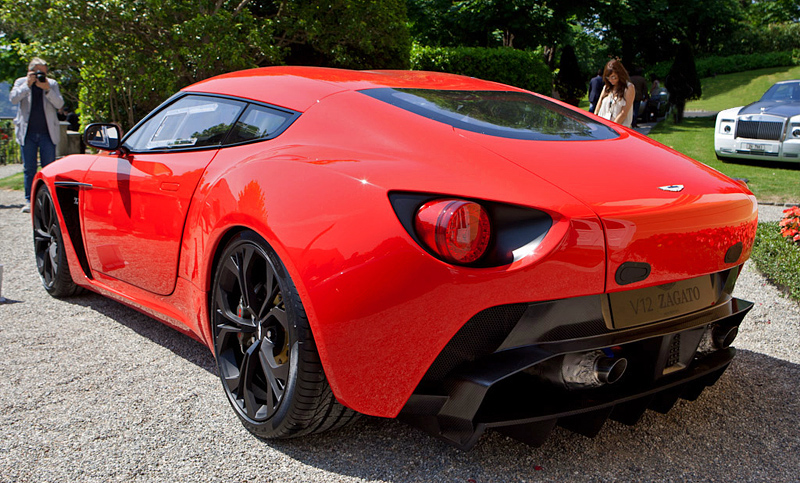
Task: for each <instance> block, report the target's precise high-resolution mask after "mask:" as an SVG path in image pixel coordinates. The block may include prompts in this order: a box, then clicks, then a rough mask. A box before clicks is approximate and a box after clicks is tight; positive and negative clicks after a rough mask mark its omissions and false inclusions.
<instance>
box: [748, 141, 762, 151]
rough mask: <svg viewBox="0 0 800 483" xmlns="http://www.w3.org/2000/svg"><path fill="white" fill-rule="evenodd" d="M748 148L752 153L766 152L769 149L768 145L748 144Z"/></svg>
mask: <svg viewBox="0 0 800 483" xmlns="http://www.w3.org/2000/svg"><path fill="white" fill-rule="evenodd" d="M746 146H747V149H749V150H750V151H764V150H766V149H767V145H766V144H750V143H747V144H746Z"/></svg>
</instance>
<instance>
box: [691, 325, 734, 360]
mask: <svg viewBox="0 0 800 483" xmlns="http://www.w3.org/2000/svg"><path fill="white" fill-rule="evenodd" d="M737 335H739V326H738V325H731V326H724V325H717V324H713V325H711V326H710V327H709V328H708V330H706V331H705V333H704V334H703V338H702V339H700V344H699V345H698V346H697V352H699V353H701V354H708V353H709V352H714V351H717V350H722V349H727V348H728V347H730V346H731V344H733V341H734V339H736V336H737Z"/></svg>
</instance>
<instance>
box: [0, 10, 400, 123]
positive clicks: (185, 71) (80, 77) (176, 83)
mask: <svg viewBox="0 0 800 483" xmlns="http://www.w3.org/2000/svg"><path fill="white" fill-rule="evenodd" d="M405 15H406V14H405V3H404V2H402V1H401V0H387V2H383V3H379V2H374V1H370V0H330V1H328V2H321V1H319V0H315V1H311V2H304V1H300V0H274V1H269V0H197V1H195V2H185V1H180V0H104V1H102V2H100V1H96V0H30V1H19V2H3V3H2V5H0V30H1V31H4V32H24V33H25V37H26V39H28V42H22V41H18V42H16V48H17V50H18V52H19V53H20V54H21V55H23V57H26V58H27V57H30V56H32V55H39V56H42V57H45V59H46V60H48V62H49V63H50V65H51V66H52V67H54V68H55V71H54V75H55V76H56V77H57V78H58V80H59V81H60V82H62V84H69V86H70V87H71V88H72V89H65V95H67V97H69V93H68V92H66V91H69V90H73V91H77V92H78V97H79V99H80V105H79V109H80V111H81V113H82V116H81V122H82V123H84V124H85V123H86V122H88V121H92V120H108V121H115V122H119V123H121V124H122V125H123V126H124V127H126V128H130V127H131V126H132V125H133V124H134V123H135V122H136V121H138V120H139V119H141V117H142V116H144V115H145V114H146V113H147V112H149V111H150V110H152V109H153V108H154V107H156V106H157V105H158V104H159V103H160V102H161V101H162V100H164V99H165V98H166V97H167V96H168V95H170V94H172V93H173V92H175V91H176V90H178V89H180V88H181V87H184V86H186V85H188V84H191V83H194V82H196V81H199V80H202V79H205V78H207V77H210V76H213V75H216V74H220V73H224V72H229V71H233V70H239V69H245V68H251V67H259V66H262V67H263V66H269V65H279V64H283V63H285V62H286V61H287V59H288V60H292V61H302V62H303V63H307V64H316V65H326V66H336V67H354V68H382V67H405V66H407V63H408V57H409V50H410V39H409V36H408V33H407V28H406V26H405V21H406V18H405ZM70 82H71V84H70ZM65 87H66V85H65Z"/></svg>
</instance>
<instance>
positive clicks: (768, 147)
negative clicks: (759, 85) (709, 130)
mask: <svg viewBox="0 0 800 483" xmlns="http://www.w3.org/2000/svg"><path fill="white" fill-rule="evenodd" d="M714 151H716V153H717V159H720V160H722V161H727V160H732V159H757V160H765V161H789V162H795V163H800V80H790V81H783V82H778V83H777V84H775V85H773V86H772V87H770V88H769V89H768V90H767V92H765V93H764V95H763V96H762V97H761V99H759V100H758V101H756V102H754V103H752V104H748V105H746V106H744V107H734V108H731V109H726V110H724V111H722V112H720V113H719V114H717V124H716V129H715V131H714Z"/></svg>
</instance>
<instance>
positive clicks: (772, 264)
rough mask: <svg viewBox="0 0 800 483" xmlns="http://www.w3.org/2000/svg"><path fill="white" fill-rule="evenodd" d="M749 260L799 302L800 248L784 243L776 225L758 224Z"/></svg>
mask: <svg viewBox="0 0 800 483" xmlns="http://www.w3.org/2000/svg"><path fill="white" fill-rule="evenodd" d="M751 258H752V260H753V261H754V262H755V264H756V266H757V267H758V269H759V270H760V271H761V272H762V273H763V274H764V275H765V276H766V277H767V279H769V280H770V281H771V282H773V283H775V284H776V285H778V286H779V287H781V288H783V289H784V290H785V291H786V292H787V293H788V294H789V296H790V297H792V298H793V299H795V300H797V301H800V246H798V245H795V244H792V243H786V240H785V239H784V238H783V237H782V236H781V235H780V233H779V230H778V223H759V225H758V231H757V232H756V240H755V244H754V245H753V252H752V254H751Z"/></svg>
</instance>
